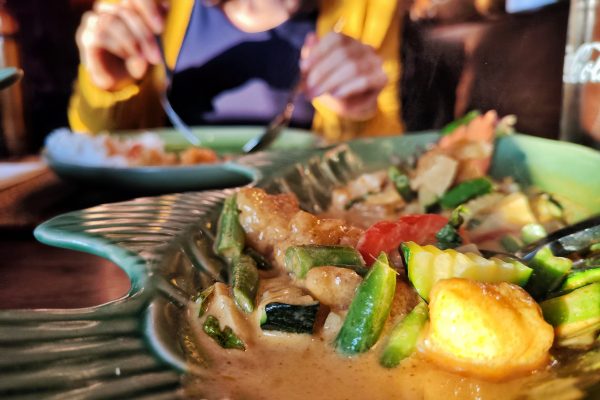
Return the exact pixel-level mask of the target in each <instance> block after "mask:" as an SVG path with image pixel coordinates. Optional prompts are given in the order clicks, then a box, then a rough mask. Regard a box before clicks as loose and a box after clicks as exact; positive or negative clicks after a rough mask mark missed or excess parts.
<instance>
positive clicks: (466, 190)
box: [440, 177, 494, 209]
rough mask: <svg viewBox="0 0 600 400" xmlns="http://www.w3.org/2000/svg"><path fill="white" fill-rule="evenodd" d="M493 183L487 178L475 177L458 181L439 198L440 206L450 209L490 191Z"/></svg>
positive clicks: (492, 188)
mask: <svg viewBox="0 0 600 400" xmlns="http://www.w3.org/2000/svg"><path fill="white" fill-rule="evenodd" d="M492 190H494V184H493V183H492V181H491V180H489V179H488V178H485V177H483V178H475V179H470V180H468V181H464V182H462V183H459V184H458V185H456V186H455V187H453V188H452V189H450V190H449V191H448V192H446V194H444V195H443V196H442V197H441V198H440V205H441V206H442V208H445V209H451V208H455V207H458V206H459V205H461V204H463V203H465V202H467V201H469V200H471V199H474V198H476V197H479V196H483V195H484V194H488V193H491V192H492Z"/></svg>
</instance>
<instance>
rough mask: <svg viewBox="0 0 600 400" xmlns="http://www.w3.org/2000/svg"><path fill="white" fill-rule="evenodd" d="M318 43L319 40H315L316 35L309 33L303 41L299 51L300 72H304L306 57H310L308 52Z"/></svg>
mask: <svg viewBox="0 0 600 400" xmlns="http://www.w3.org/2000/svg"><path fill="white" fill-rule="evenodd" d="M318 42H319V39H318V38H317V35H316V33H314V32H309V33H308V34H307V35H306V38H305V39H304V44H303V45H302V49H301V50H300V71H302V72H303V73H304V72H305V71H306V67H307V66H308V64H307V62H306V61H307V59H308V56H309V55H310V52H311V51H312V49H313V48H314V47H315V46H316V44H317V43H318Z"/></svg>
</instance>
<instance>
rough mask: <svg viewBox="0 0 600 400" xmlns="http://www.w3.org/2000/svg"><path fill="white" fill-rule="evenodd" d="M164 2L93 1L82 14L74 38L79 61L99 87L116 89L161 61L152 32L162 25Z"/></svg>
mask: <svg viewBox="0 0 600 400" xmlns="http://www.w3.org/2000/svg"><path fill="white" fill-rule="evenodd" d="M165 11H166V6H164V5H162V4H159V3H157V2H156V1H155V0H122V1H120V2H119V3H103V2H97V3H96V4H95V6H94V9H93V10H92V11H89V12H87V13H85V14H84V16H83V18H82V21H81V25H80V26H79V28H78V30H77V35H76V40H77V46H78V48H79V54H80V58H81V63H82V64H83V65H84V66H85V67H86V68H87V70H88V72H89V74H90V77H91V79H92V81H93V82H94V83H95V84H96V85H97V86H98V87H99V88H101V89H104V90H118V89H119V88H121V87H123V86H124V85H126V84H128V83H131V82H133V81H135V80H138V79H141V78H142V77H143V76H144V74H145V73H146V71H147V70H148V66H149V65H150V64H159V63H160V62H162V60H161V55H160V51H159V48H158V44H157V43H156V39H155V35H158V34H160V33H161V32H162V31H163V27H164V14H165Z"/></svg>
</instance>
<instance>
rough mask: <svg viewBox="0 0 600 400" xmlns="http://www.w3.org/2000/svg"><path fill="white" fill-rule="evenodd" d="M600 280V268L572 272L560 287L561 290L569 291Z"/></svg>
mask: <svg viewBox="0 0 600 400" xmlns="http://www.w3.org/2000/svg"><path fill="white" fill-rule="evenodd" d="M596 282H600V268H591V269H586V270H583V271H575V272H571V273H570V274H569V275H568V276H567V279H565V281H564V282H563V284H562V285H561V287H560V291H561V292H568V291H571V290H575V289H578V288H580V287H583V286H586V285H589V284H591V283H596Z"/></svg>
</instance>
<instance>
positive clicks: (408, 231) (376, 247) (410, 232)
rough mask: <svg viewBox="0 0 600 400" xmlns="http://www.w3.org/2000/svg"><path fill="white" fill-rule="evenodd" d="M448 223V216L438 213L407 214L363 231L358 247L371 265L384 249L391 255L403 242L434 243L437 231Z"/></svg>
mask: <svg viewBox="0 0 600 400" xmlns="http://www.w3.org/2000/svg"><path fill="white" fill-rule="evenodd" d="M447 223H448V218H446V217H444V216H442V215H437V214H414V215H405V216H402V217H400V218H398V219H397V220H396V221H380V222H377V223H376V224H374V225H373V226H371V227H370V228H369V229H367V230H366V231H365V232H364V233H363V235H362V236H361V238H360V240H359V241H358V244H357V246H356V248H357V249H358V251H360V254H362V256H363V258H364V259H365V261H366V262H367V264H369V265H370V264H372V263H373V262H374V261H375V257H377V255H379V254H380V253H381V252H382V251H383V252H385V253H387V254H388V255H389V254H390V253H391V252H393V251H396V250H397V249H398V247H400V244H401V243H402V242H410V241H412V242H415V243H418V244H420V245H425V244H434V243H435V242H436V241H437V239H436V237H435V235H436V233H437V232H438V231H439V230H440V229H442V228H443V227H444V225H446V224H447Z"/></svg>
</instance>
